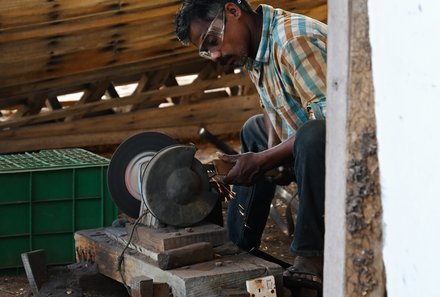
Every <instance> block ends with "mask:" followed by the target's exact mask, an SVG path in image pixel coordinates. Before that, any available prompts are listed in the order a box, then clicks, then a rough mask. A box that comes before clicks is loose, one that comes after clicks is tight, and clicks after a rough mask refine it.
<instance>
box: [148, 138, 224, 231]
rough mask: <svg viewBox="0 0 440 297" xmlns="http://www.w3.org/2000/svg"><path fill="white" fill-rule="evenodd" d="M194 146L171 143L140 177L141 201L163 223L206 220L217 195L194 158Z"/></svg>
mask: <svg viewBox="0 0 440 297" xmlns="http://www.w3.org/2000/svg"><path fill="white" fill-rule="evenodd" d="M195 151H196V148H195V147H194V146H187V145H173V146H169V147H166V148H164V149H162V150H161V151H159V152H158V153H157V154H156V155H154V157H153V158H152V159H151V160H150V162H149V163H148V165H147V166H146V168H145V171H144V176H143V178H142V192H143V198H144V201H145V202H146V204H147V207H148V209H149V210H150V211H151V213H152V214H153V215H154V216H155V217H156V218H157V219H158V220H159V221H160V222H163V223H166V224H168V225H172V226H180V227H185V226H189V225H193V224H195V223H198V222H200V221H202V220H203V219H205V218H206V217H207V216H208V215H209V214H210V213H211V211H212V210H213V208H214V206H215V205H216V202H217V200H218V196H217V194H216V193H213V192H210V184H209V177H208V174H207V172H206V169H205V168H204V166H203V165H202V164H201V163H200V161H199V160H197V159H196V158H195V157H194V155H195Z"/></svg>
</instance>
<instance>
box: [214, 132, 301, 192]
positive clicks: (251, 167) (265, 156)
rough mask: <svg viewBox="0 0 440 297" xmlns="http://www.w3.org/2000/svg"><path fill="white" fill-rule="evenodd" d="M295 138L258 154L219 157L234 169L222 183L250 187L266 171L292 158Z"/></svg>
mask: <svg viewBox="0 0 440 297" xmlns="http://www.w3.org/2000/svg"><path fill="white" fill-rule="evenodd" d="M294 142H295V137H294V136H292V137H290V138H288V139H287V140H285V141H283V142H281V143H279V144H277V145H275V146H274V147H271V148H269V149H268V150H265V151H262V152H259V153H252V152H249V153H244V154H238V155H220V156H219V157H220V158H221V159H222V160H223V161H225V162H228V163H234V164H235V165H234V167H232V169H231V170H230V171H229V173H228V175H227V176H225V178H224V182H225V183H229V184H235V185H251V184H252V183H253V182H254V181H255V180H256V179H257V178H258V177H261V176H262V175H263V174H264V173H265V172H266V171H268V170H270V169H273V168H276V167H278V166H281V165H283V163H284V162H285V160H287V159H288V158H290V157H291V156H292V148H293V144H294Z"/></svg>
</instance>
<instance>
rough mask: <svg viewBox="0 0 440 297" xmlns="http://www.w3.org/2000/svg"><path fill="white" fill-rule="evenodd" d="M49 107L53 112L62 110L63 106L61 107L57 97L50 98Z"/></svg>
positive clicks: (48, 100)
mask: <svg viewBox="0 0 440 297" xmlns="http://www.w3.org/2000/svg"><path fill="white" fill-rule="evenodd" d="M47 107H49V108H50V109H52V110H57V109H62V108H63V106H62V105H61V103H60V101H59V100H58V97H57V96H50V97H49V98H48V99H47Z"/></svg>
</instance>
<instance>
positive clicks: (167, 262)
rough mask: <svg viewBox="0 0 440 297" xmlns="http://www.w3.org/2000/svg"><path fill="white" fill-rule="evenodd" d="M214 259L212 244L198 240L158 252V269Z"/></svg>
mask: <svg viewBox="0 0 440 297" xmlns="http://www.w3.org/2000/svg"><path fill="white" fill-rule="evenodd" d="M212 259H214V252H213V250H212V245H211V243H209V242H199V243H194V244H190V245H187V246H184V247H181V248H177V249H173V250H168V251H165V252H162V253H159V254H158V257H157V262H158V265H159V268H160V269H165V270H166V269H173V268H177V267H182V266H186V265H191V264H196V263H200V262H204V261H209V260H212Z"/></svg>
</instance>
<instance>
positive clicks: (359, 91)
mask: <svg viewBox="0 0 440 297" xmlns="http://www.w3.org/2000/svg"><path fill="white" fill-rule="evenodd" d="M331 5H332V7H333V8H335V10H334V11H333V13H332V14H330V30H329V32H332V33H331V34H332V35H330V36H329V37H330V38H329V41H330V42H331V43H330V44H329V68H328V71H329V78H328V79H329V80H328V81H329V100H328V101H329V106H328V112H329V113H328V119H329V121H328V128H327V129H328V130H327V131H328V132H327V133H328V137H329V143H328V146H327V166H326V167H327V168H328V172H327V176H326V189H328V190H326V191H327V194H326V195H327V197H326V241H325V264H324V267H325V271H324V294H325V295H328V296H385V295H386V293H385V291H386V290H385V283H386V282H385V271H384V267H383V259H382V248H383V239H382V236H383V229H382V224H383V222H382V205H381V195H380V183H379V170H378V167H379V164H378V159H377V140H376V119H375V112H374V107H375V102H374V90H373V83H372V69H371V48H370V40H369V23H368V1H367V0H361V1H355V2H353V1H338V3H336V1H335V2H331ZM336 28H337V30H336ZM332 29H335V30H332ZM327 186H328V187H327Z"/></svg>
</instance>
